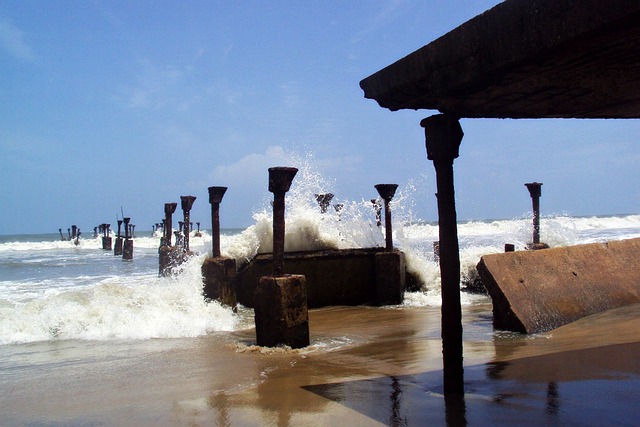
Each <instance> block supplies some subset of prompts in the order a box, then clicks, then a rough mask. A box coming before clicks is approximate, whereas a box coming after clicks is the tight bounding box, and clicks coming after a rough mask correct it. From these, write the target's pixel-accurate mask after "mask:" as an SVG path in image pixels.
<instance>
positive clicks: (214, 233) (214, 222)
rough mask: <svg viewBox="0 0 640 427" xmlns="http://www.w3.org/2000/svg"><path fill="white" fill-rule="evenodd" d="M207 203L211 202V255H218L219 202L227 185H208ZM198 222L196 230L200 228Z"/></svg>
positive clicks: (214, 256)
mask: <svg viewBox="0 0 640 427" xmlns="http://www.w3.org/2000/svg"><path fill="white" fill-rule="evenodd" d="M208 190H209V203H211V254H212V255H211V256H212V257H213V258H217V257H219V256H220V202H222V198H223V197H224V193H225V192H226V191H227V187H209V188H208ZM199 224H200V223H198V230H200V225H199Z"/></svg>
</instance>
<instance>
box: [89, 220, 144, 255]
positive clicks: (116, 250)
mask: <svg viewBox="0 0 640 427" xmlns="http://www.w3.org/2000/svg"><path fill="white" fill-rule="evenodd" d="M130 222H131V218H129V217H125V218H123V219H119V220H118V232H117V234H116V241H115V245H114V244H113V239H112V237H111V224H106V223H103V224H100V225H99V226H97V227H96V228H95V229H94V235H95V236H98V235H99V234H98V233H100V234H102V249H103V250H105V251H110V250H113V255H114V256H121V257H122V259H123V260H125V261H130V260H132V259H133V230H134V229H135V225H133V224H131V223H130ZM123 224H124V236H123V235H122V225H123Z"/></svg>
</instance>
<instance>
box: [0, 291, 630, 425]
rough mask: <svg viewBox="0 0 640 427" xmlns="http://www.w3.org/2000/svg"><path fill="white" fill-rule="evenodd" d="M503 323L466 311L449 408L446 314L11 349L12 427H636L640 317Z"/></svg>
mask: <svg viewBox="0 0 640 427" xmlns="http://www.w3.org/2000/svg"><path fill="white" fill-rule="evenodd" d="M490 310H491V308H490V303H488V302H484V303H480V304H476V305H471V306H466V307H465V310H464V312H463V324H464V327H465V329H464V334H465V335H464V339H465V344H464V349H465V369H464V373H465V378H464V381H465V391H466V392H465V394H464V395H447V396H446V397H445V396H444V395H443V379H442V344H441V340H440V312H439V308H438V307H422V308H409V307H404V308H371V307H334V308H327V309H322V310H313V311H311V312H310V332H311V341H312V343H311V346H309V347H308V348H305V349H298V350H287V349H282V348H276V349H265V348H261V347H257V346H255V332H254V331H253V330H252V329H247V330H243V331H238V332H234V333H218V334H212V335H210V336H207V337H199V338H192V339H186V338H185V339H179V340H148V341H135V342H117V343H116V342H80V341H66V342H58V343H46V344H38V345H25V346H11V348H9V347H5V348H3V349H2V351H3V352H4V353H2V354H0V356H1V357H0V360H7V358H10V359H11V360H12V364H13V365H14V366H17V367H16V368H14V369H12V371H11V372H7V371H6V370H5V371H0V388H1V389H2V390H3V395H2V398H0V424H1V425H24V424H44V423H47V424H55V423H60V424H105V425H152V424H153V425H185V424H186V425H220V426H235V425H279V426H287V425H290V426H293V425H314V426H317V425H337V424H345V423H349V424H352V425H393V426H404V425H447V424H448V425H465V424H469V425H497V424H505V423H509V424H518V425H527V424H528V425H545V424H547V425H548V424H556V425H558V424H570V425H576V424H578V425H602V424H608V425H612V424H617V425H620V424H622V425H624V424H627V425H630V424H633V423H635V422H636V420H637V419H638V417H639V416H640V410H639V409H637V406H636V402H637V401H640V367H639V365H638V363H639V362H638V360H640V359H639V358H638V355H640V326H639V325H638V324H637V323H638V322H637V319H638V315H639V314H640V305H638V306H632V307H623V308H620V309H617V310H612V311H610V312H607V313H602V314H600V315H596V316H592V317H590V318H585V319H582V320H580V321H579V322H575V323H573V324H570V325H566V326H564V327H562V328H559V329H557V330H555V331H551V332H549V333H546V334H541V335H536V336H523V335H519V334H513V333H503V332H499V331H498V332H495V331H493V329H492V326H491V316H490ZM487 313H489V315H488V314H487ZM34 355H38V356H37V357H38V359H34V357H35V356H34ZM44 359H46V360H44ZM41 360H42V362H40V361H41ZM0 363H1V362H0ZM0 367H1V365H0Z"/></svg>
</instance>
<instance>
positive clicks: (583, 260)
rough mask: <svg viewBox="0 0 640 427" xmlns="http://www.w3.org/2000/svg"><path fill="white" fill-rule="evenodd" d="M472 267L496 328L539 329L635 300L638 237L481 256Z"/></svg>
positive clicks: (639, 273)
mask: <svg viewBox="0 0 640 427" xmlns="http://www.w3.org/2000/svg"><path fill="white" fill-rule="evenodd" d="M477 269H478V273H479V274H480V277H481V278H482V283H483V284H484V286H485V288H486V289H487V291H488V292H489V295H491V299H492V300H493V319H494V325H495V327H496V328H499V329H507V330H511V331H517V332H523V333H529V334H530V333H536V332H543V331H548V330H551V329H555V328H557V327H559V326H562V325H564V324H567V323H570V322H573V321H575V320H578V319H580V318H581V317H584V316H588V315H591V314H595V313H599V312H602V311H605V310H609V309H612V308H615V307H620V306H623V305H628V304H635V303H638V302H640V238H639V239H630V240H621V241H612V242H608V243H593V244H588V245H579V246H568V247H558V248H552V249H545V250H542V251H519V252H509V253H503V254H492V255H485V256H483V257H482V258H481V259H480V262H479V263H478V266H477Z"/></svg>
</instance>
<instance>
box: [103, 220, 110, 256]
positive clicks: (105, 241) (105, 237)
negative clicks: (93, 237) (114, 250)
mask: <svg viewBox="0 0 640 427" xmlns="http://www.w3.org/2000/svg"><path fill="white" fill-rule="evenodd" d="M110 230H111V224H102V249H103V250H105V251H110V250H111V236H110V235H109V232H110Z"/></svg>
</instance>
